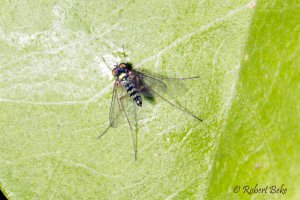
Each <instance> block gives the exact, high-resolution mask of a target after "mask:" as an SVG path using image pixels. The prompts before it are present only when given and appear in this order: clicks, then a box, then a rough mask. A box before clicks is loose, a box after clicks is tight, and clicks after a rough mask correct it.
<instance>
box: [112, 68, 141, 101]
mask: <svg viewBox="0 0 300 200" xmlns="http://www.w3.org/2000/svg"><path fill="white" fill-rule="evenodd" d="M112 74H113V75H114V76H116V77H117V80H116V84H119V85H120V84H121V85H122V86H123V87H125V88H126V91H127V94H128V95H129V96H130V98H131V99H132V100H133V101H134V102H135V103H136V105H138V106H142V103H143V101H142V97H141V95H140V92H139V91H138V89H137V85H136V81H135V80H134V78H135V77H134V75H133V74H132V73H131V70H130V69H129V67H128V65H127V64H126V63H121V64H119V65H117V66H116V68H114V69H113V71H112Z"/></svg>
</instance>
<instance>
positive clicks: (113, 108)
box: [109, 83, 126, 127]
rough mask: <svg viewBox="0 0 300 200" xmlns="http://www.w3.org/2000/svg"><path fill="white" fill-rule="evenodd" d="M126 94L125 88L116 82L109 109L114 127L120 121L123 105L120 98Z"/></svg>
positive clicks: (110, 119) (110, 120) (111, 123)
mask: <svg viewBox="0 0 300 200" xmlns="http://www.w3.org/2000/svg"><path fill="white" fill-rule="evenodd" d="M124 94H126V92H124V89H123V88H122V87H120V86H119V85H117V83H115V85H114V89H113V94H112V99H111V105H110V111H109V122H110V125H111V126H112V127H117V126H118V123H119V121H120V116H121V115H122V106H121V104H120V99H119V98H121V97H122V96H123V95H124Z"/></svg>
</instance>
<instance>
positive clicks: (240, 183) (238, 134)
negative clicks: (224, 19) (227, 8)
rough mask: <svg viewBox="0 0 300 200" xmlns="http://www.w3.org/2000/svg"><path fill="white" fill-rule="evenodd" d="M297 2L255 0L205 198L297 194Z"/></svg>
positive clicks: (299, 163) (299, 110)
mask: <svg viewBox="0 0 300 200" xmlns="http://www.w3.org/2000/svg"><path fill="white" fill-rule="evenodd" d="M299 5H300V3H299V1H298V2H296V1H294V2H293V1H272V2H271V1H266V0H264V1H259V2H258V7H257V9H256V13H255V16H254V18H253V22H252V25H251V30H250V34H249V41H248V44H247V47H246V48H245V51H244V56H243V59H242V64H241V70H240V72H239V80H238V82H237V85H236V91H235V92H236V94H235V97H234V99H233V101H232V106H231V109H230V112H229V113H228V117H227V119H226V123H225V127H224V132H223V133H222V138H221V140H220V143H219V146H218V151H217V153H216V155H215V161H214V165H213V170H212V174H211V176H210V181H209V188H208V190H207V196H206V197H207V198H208V199H250V198H251V199H299V195H300V193H299V184H300V179H299V177H300V172H299V170H298V169H299V167H300V157H299V155H298V154H299V151H300V149H299V143H300V135H299V131H300V126H299V121H300V115H299V113H300V107H299V99H300V93H299V82H300V76H299V72H300V71H299V64H300V58H299V54H300V48H299V47H300V40H299V29H300V27H299V16H300V15H299ZM247 186H249V187H250V188H255V187H256V188H257V189H260V188H267V189H266V192H265V193H253V192H254V191H255V190H252V193H251V190H250V189H249V188H248V187H247ZM235 187H237V188H239V189H240V190H239V191H238V194H236V193H234V188H235ZM247 188H248V189H247ZM275 188H276V189H275ZM280 188H283V189H284V190H281V191H280ZM277 189H279V190H278V193H276V192H275V191H276V190H277ZM216 191H217V192H216ZM236 192H237V191H236ZM249 193H250V194H249Z"/></svg>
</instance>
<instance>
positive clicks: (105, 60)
mask: <svg viewBox="0 0 300 200" xmlns="http://www.w3.org/2000/svg"><path fill="white" fill-rule="evenodd" d="M102 60H103V61H104V63H105V65H106V67H107V68H108V69H109V70H110V71H112V68H110V67H109V65H108V64H107V62H106V60H105V59H104V57H103V56H102Z"/></svg>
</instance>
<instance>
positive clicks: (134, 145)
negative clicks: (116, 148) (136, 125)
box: [120, 100, 137, 160]
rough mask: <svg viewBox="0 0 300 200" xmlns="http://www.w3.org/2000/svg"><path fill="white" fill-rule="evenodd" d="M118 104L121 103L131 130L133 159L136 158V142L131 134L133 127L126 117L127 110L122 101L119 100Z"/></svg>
mask: <svg viewBox="0 0 300 200" xmlns="http://www.w3.org/2000/svg"><path fill="white" fill-rule="evenodd" d="M120 104H121V107H122V109H123V111H124V113H125V117H126V119H127V122H128V125H129V128H130V132H131V137H132V142H133V148H134V159H135V160H136V156H137V155H136V154H137V150H136V142H135V139H134V134H133V129H132V126H131V123H130V121H129V118H128V115H127V112H126V110H125V108H124V105H123V102H122V101H121V100H120Z"/></svg>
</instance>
